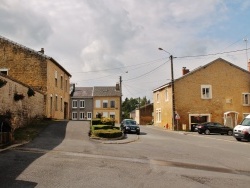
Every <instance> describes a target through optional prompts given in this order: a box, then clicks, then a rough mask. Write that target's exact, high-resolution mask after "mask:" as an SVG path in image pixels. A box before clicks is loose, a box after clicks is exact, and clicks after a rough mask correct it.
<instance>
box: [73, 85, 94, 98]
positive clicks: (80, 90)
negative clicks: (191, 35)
mask: <svg viewBox="0 0 250 188" xmlns="http://www.w3.org/2000/svg"><path fill="white" fill-rule="evenodd" d="M93 89H94V88H93V87H76V88H75V91H74V92H73V96H72V97H93Z"/></svg>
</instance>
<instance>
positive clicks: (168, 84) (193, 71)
mask: <svg viewBox="0 0 250 188" xmlns="http://www.w3.org/2000/svg"><path fill="white" fill-rule="evenodd" d="M217 61H223V62H225V63H227V64H230V65H231V66H233V67H235V68H237V69H240V70H241V71H243V72H247V73H249V74H250V72H249V71H247V70H245V69H243V68H241V67H239V66H237V65H234V64H232V63H230V62H229V61H226V60H225V59H222V58H217V59H215V60H214V61H212V62H210V63H208V64H206V65H204V66H200V67H198V68H196V69H194V70H192V71H190V72H188V73H187V74H185V75H183V76H181V77H180V78H177V79H175V80H174V81H175V82H176V81H178V80H181V79H183V78H185V77H187V76H189V75H191V74H193V73H195V72H198V71H200V70H201V69H204V68H206V67H207V66H210V65H211V64H213V63H215V62H217ZM167 86H171V82H169V83H166V84H164V85H162V86H160V87H158V88H156V89H154V90H153V92H156V91H159V90H162V89H164V88H166V87H167Z"/></svg>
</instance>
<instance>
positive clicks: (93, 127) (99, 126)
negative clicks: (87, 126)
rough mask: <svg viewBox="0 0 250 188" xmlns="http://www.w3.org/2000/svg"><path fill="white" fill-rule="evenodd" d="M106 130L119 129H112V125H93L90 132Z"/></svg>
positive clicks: (116, 128) (117, 128)
mask: <svg viewBox="0 0 250 188" xmlns="http://www.w3.org/2000/svg"><path fill="white" fill-rule="evenodd" d="M108 129H115V130H119V129H120V128H119V127H113V126H112V125H93V126H92V130H93V131H94V130H108Z"/></svg>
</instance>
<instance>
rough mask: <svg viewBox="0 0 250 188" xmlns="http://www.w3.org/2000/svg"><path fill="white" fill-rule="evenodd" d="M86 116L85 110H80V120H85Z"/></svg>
mask: <svg viewBox="0 0 250 188" xmlns="http://www.w3.org/2000/svg"><path fill="white" fill-rule="evenodd" d="M84 116H85V113H84V112H80V113H79V119H80V120H83V119H84V118H85V117H84Z"/></svg>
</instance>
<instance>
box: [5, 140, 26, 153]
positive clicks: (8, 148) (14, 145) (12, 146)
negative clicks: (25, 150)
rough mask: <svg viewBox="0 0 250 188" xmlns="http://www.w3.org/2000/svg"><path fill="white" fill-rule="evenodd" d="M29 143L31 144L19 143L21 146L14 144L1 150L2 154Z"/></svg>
mask: <svg viewBox="0 0 250 188" xmlns="http://www.w3.org/2000/svg"><path fill="white" fill-rule="evenodd" d="M27 143H29V142H23V143H19V144H12V145H10V146H7V147H6V148H3V149H0V153H1V152H4V151H7V150H10V149H12V148H16V147H19V146H22V145H24V144H27Z"/></svg>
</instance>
